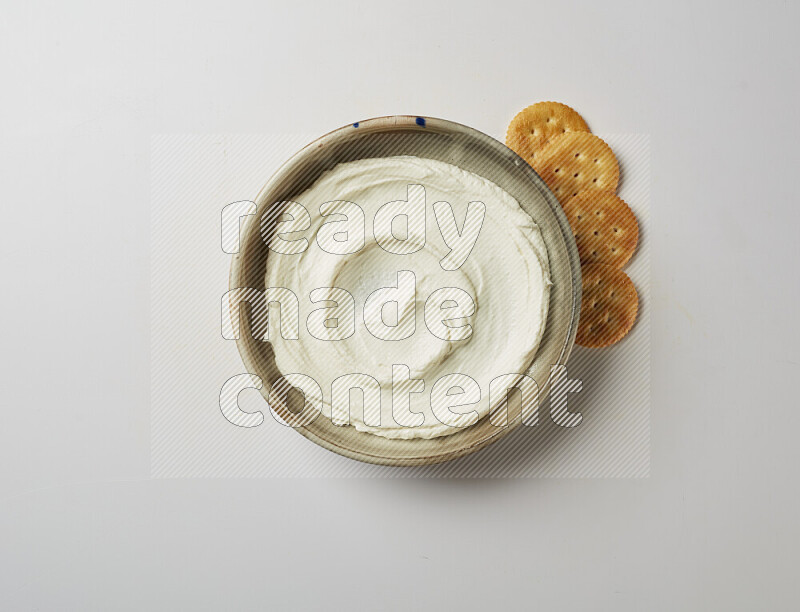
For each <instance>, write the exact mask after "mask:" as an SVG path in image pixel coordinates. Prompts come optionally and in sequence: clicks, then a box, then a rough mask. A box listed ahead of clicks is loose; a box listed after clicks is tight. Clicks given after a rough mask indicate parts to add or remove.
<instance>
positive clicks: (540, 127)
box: [506, 102, 589, 163]
mask: <svg viewBox="0 0 800 612" xmlns="http://www.w3.org/2000/svg"><path fill="white" fill-rule="evenodd" d="M588 131H589V126H588V125H586V122H585V121H584V120H583V117H581V116H580V115H579V114H578V113H577V112H576V111H575V110H573V109H572V108H570V107H569V106H567V105H566V104H561V103H560V102H538V103H537V104H533V105H531V106H529V107H528V108H525V109H523V110H521V111H520V112H519V113H517V115H516V117H514V118H513V119H512V120H511V123H510V124H509V126H508V131H507V132H506V146H507V147H508V148H509V149H511V150H512V151H514V152H515V153H516V154H517V155H519V156H520V157H522V158H523V159H524V160H525V161H527V162H528V163H531V162H532V161H533V160H534V159H535V157H536V155H537V153H538V152H539V150H540V149H541V148H542V147H543V146H544V145H545V143H547V142H548V141H549V140H552V139H553V138H555V137H556V136H560V135H561V134H564V133H566V132H588Z"/></svg>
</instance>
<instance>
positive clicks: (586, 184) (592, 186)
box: [533, 132, 619, 206]
mask: <svg viewBox="0 0 800 612" xmlns="http://www.w3.org/2000/svg"><path fill="white" fill-rule="evenodd" d="M533 169H534V170H536V172H537V174H538V175H539V176H541V177H542V180H544V182H545V183H547V186H548V187H550V189H551V190H552V191H553V193H554V194H555V196H556V197H557V198H558V201H559V202H561V205H562V206H563V205H564V204H566V203H567V202H568V201H569V199H570V198H573V197H575V196H576V195H578V194H579V193H580V192H581V191H588V190H592V191H594V190H598V191H616V190H617V185H618V184H619V162H617V158H616V156H615V155H614V152H613V151H612V150H611V147H609V146H608V145H607V144H606V143H605V141H604V140H603V139H602V138H599V137H597V136H595V135H594V134H589V133H587V132H568V133H566V134H561V136H556V137H555V138H554V139H553V140H551V141H550V142H549V143H547V144H546V145H545V146H544V148H543V149H542V150H541V151H540V152H539V154H538V155H537V156H536V159H535V160H534V162H533Z"/></svg>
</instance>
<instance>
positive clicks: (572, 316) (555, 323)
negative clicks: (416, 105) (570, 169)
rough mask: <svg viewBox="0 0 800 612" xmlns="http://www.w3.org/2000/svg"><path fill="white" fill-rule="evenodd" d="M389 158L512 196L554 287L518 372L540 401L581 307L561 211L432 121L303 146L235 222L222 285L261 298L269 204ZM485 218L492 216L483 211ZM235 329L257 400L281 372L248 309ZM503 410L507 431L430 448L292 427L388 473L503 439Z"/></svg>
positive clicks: (475, 142) (326, 424)
mask: <svg viewBox="0 0 800 612" xmlns="http://www.w3.org/2000/svg"><path fill="white" fill-rule="evenodd" d="M396 155H415V156H417V157H425V158H430V159H437V160H440V161H444V162H447V163H449V164H453V165H455V166H458V167H460V168H463V169H464V170H468V171H470V172H474V173H475V174H478V175H479V176H482V177H484V178H486V179H488V180H490V181H492V182H493V183H495V184H497V185H499V186H500V187H502V188H503V189H505V190H506V191H507V192H508V193H509V194H511V195H512V196H513V197H514V198H516V199H517V201H518V202H519V203H520V205H521V206H522V208H523V209H524V210H525V211H526V212H527V213H528V214H530V215H531V217H533V219H534V221H536V223H537V224H538V225H539V227H540V228H541V231H542V236H543V237H544V241H545V244H546V245H547V251H548V255H549V258H550V274H551V278H552V280H553V287H552V289H551V292H550V308H549V311H548V317H547V323H546V327H545V332H544V337H543V338H542V342H541V344H540V346H539V350H538V352H537V354H536V356H535V358H534V361H533V363H532V364H531V365H530V367H529V368H528V370H527V371H526V374H528V375H529V376H531V377H532V378H534V380H536V382H537V384H538V385H539V389H540V401H541V400H543V399H544V398H545V397H546V396H547V393H548V392H549V385H548V377H549V374H550V367H551V366H552V365H553V364H565V363H566V361H567V358H568V357H569V354H570V351H571V350H572V346H573V344H574V341H575V333H576V330H577V325H578V315H579V313H580V306H581V272H580V262H579V260H578V250H577V247H576V246H575V240H574V238H573V236H572V232H571V230H570V227H569V223H568V222H567V219H566V217H565V216H564V213H563V211H562V210H561V206H560V205H559V203H558V201H557V200H556V198H555V196H553V194H552V193H551V192H550V190H549V189H548V188H547V186H546V185H545V184H544V182H543V181H542V180H541V179H540V178H539V176H538V175H537V174H536V173H535V172H534V171H533V169H532V168H531V167H530V166H529V165H528V164H527V163H526V162H525V161H523V160H522V159H521V158H520V157H519V156H517V154H516V153H514V152H513V151H511V150H510V149H509V148H507V147H506V146H505V145H503V144H502V143H500V142H498V141H497V140H495V139H493V138H490V137H489V136H487V135H486V134H483V133H481V132H479V131H477V130H474V129H472V128H469V127H466V126H464V125H460V124H458V123H453V122H452V121H446V120H444V119H435V118H431V117H417V116H406V115H398V116H391V117H378V118H375V119H369V120H366V121H361V122H359V123H354V124H352V125H348V126H346V127H343V128H340V129H338V130H335V131H333V132H330V133H329V134H326V135H324V136H322V137H321V138H319V139H318V140H316V141H314V142H312V143H311V144H309V145H308V146H306V147H305V148H304V149H302V150H301V151H299V152H298V153H297V154H295V155H294V157H292V158H291V159H290V160H289V161H287V162H286V163H285V164H284V165H283V167H281V168H280V169H279V170H278V171H277V172H276V173H275V174H274V175H273V176H272V178H270V180H269V181H268V182H267V184H266V185H265V186H264V188H263V189H262V190H261V192H260V193H259V194H258V197H257V199H256V204H257V205H258V211H259V213H258V214H256V215H254V216H252V217H249V218H248V220H247V221H246V222H245V223H244V224H243V228H242V242H241V249H240V252H239V254H237V255H235V256H234V258H233V262H232V264H231V275H230V287H231V288H236V287H252V288H254V289H258V290H264V282H265V281H264V275H265V266H266V261H267V257H268V255H269V249H268V248H267V245H266V243H265V242H264V240H263V239H262V237H261V231H260V223H261V213H262V212H266V211H267V210H268V208H269V206H271V205H272V204H273V203H275V202H279V201H283V200H289V199H291V198H292V197H294V196H297V195H298V194H300V193H301V192H303V191H304V190H305V189H307V188H308V187H310V186H311V185H312V184H313V183H314V182H315V181H316V180H317V178H319V176H320V175H321V174H322V173H323V172H325V171H326V170H330V169H331V168H333V167H334V166H335V165H336V164H339V163H342V162H349V161H353V160H357V159H364V158H375V157H392V156H396ZM487 214H491V208H490V209H488V210H487ZM274 219H275V218H274V217H273V220H274ZM241 326H242V327H241V335H240V339H239V340H238V341H237V346H238V349H239V352H240V354H241V356H242V359H243V360H244V364H245V366H246V367H247V371H248V372H249V373H251V374H255V375H257V376H259V377H260V378H261V380H262V381H263V383H264V386H263V388H262V389H261V394H262V395H263V396H264V398H265V399H266V398H267V397H268V394H269V390H270V388H271V386H272V384H273V383H274V382H275V381H276V380H277V379H278V378H280V376H281V372H279V371H278V368H277V366H276V364H275V358H274V353H273V350H272V346H271V345H270V343H269V342H265V341H262V340H257V339H254V338H253V336H252V333H251V313H250V310H249V308H248V307H247V306H243V307H242V309H241ZM509 333H513V330H509ZM297 395H299V396H300V404H299V405H292V400H291V398H293V397H295V396H294V394H290V395H289V398H290V400H289V401H287V402H286V405H279V406H276V405H274V404H273V405H272V408H273V409H274V410H275V411H276V413H278V414H279V415H287V416H290V415H289V414H288V413H297V412H298V411H299V409H302V394H297ZM511 404H512V405H511V406H509V418H508V426H506V427H497V426H495V425H493V424H492V423H490V422H489V418H488V417H485V418H483V419H481V420H480V421H479V422H478V423H476V424H474V425H472V426H471V427H467V428H465V429H464V430H462V431H460V432H458V433H456V434H452V435H449V436H443V437H440V438H433V439H430V440H425V439H413V440H389V439H386V438H382V437H379V436H375V435H371V434H368V433H363V432H358V431H356V429H355V428H353V427H349V426H344V427H340V426H336V425H333V424H332V423H331V421H330V420H329V419H327V418H325V417H324V416H320V417H319V418H317V419H316V420H314V421H313V422H312V423H311V424H309V425H306V426H302V427H297V431H298V432H299V433H301V434H303V435H304V436H305V437H306V438H308V439H309V440H312V441H313V442H316V443H317V444H319V445H320V446H323V447H325V448H327V449H329V450H332V451H334V452H336V453H339V454H341V455H344V456H345V457H350V458H352V459H358V460H360V461H367V462H370V463H378V464H383V465H395V466H415V465H427V464H432V463H439V462H442V461H449V460H451V459H455V458H457V457H462V456H464V455H467V454H469V453H473V452H475V451H477V450H479V449H481V448H483V447H485V446H487V445H489V444H491V443H493V442H497V441H498V440H500V439H501V438H503V437H504V436H506V435H507V434H508V433H509V432H510V431H512V430H513V429H514V428H515V427H517V426H519V425H520V423H521V415H520V411H519V409H518V404H519V402H511ZM515 405H516V407H515ZM515 408H516V409H515Z"/></svg>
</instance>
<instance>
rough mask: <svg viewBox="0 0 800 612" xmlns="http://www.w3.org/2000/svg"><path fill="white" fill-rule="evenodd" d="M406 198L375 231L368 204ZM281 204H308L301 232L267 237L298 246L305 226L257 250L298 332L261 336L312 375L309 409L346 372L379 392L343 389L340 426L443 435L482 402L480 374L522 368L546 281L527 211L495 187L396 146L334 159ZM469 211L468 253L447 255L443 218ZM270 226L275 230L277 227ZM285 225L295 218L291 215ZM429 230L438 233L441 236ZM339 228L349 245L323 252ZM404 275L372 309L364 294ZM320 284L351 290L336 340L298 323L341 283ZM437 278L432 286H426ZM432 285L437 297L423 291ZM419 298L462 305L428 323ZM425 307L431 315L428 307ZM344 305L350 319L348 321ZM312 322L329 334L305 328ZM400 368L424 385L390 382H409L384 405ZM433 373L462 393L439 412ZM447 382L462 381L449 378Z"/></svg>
mask: <svg viewBox="0 0 800 612" xmlns="http://www.w3.org/2000/svg"><path fill="white" fill-rule="evenodd" d="M420 186H421V189H422V190H420ZM420 198H424V210H425V214H424V219H422V218H421V217H420V216H414V217H413V218H412V216H409V218H408V219H407V225H405V224H404V223H405V221H406V218H404V217H402V216H399V217H396V218H395V219H394V222H393V223H392V225H391V231H390V232H388V233H387V230H386V227H387V226H386V224H385V223H382V222H378V223H376V222H375V220H376V214H377V215H378V216H379V218H380V215H381V213H380V211H381V209H382V208H383V207H384V205H386V204H387V203H389V202H402V201H409V202H411V201H412V200H413V201H415V202H416V203H419V202H420ZM294 202H296V203H298V204H301V205H302V206H303V207H304V208H305V209H306V210H307V211H308V213H309V218H308V226H307V228H306V229H304V230H303V231H298V232H294V233H282V234H280V235H281V236H282V239H284V240H287V241H296V242H292V244H293V245H301V246H302V244H303V243H302V242H301V238H302V237H305V238H306V239H307V248H305V249H304V250H300V247H297V249H295V250H300V252H296V253H288V254H287V253H279V252H275V251H274V250H273V251H272V252H270V254H269V257H268V258H267V269H266V287H268V288H269V287H283V288H287V289H289V290H291V291H292V292H293V293H294V294H295V295H296V296H297V298H298V301H299V330H298V338H297V339H285V338H284V337H282V336H281V334H280V333H279V327H278V325H277V324H275V322H272V321H271V322H270V326H269V327H270V341H271V342H272V344H273V348H274V352H275V359H276V362H277V365H278V368H279V370H280V371H281V372H282V373H284V374H288V373H302V374H305V375H307V376H310V377H311V378H313V379H314V380H315V381H316V382H317V383H318V384H319V385H320V387H321V389H322V391H323V397H322V406H323V413H324V414H325V415H326V416H327V417H328V418H330V417H331V397H332V384H333V383H334V381H335V380H336V379H337V378H339V377H342V376H344V375H347V374H353V373H359V374H366V375H368V376H371V377H372V378H374V379H375V380H377V381H378V384H379V385H380V402H377V401H374V400H375V399H377V398H376V397H374V396H369V395H368V394H366V393H365V394H364V401H363V402H361V401H360V400H359V396H360V395H361V394H360V393H354V394H352V397H353V398H354V401H353V404H352V407H351V411H350V415H349V419H348V420H349V423H350V425H352V426H354V427H356V428H357V429H358V430H359V431H365V432H369V433H372V434H376V435H380V436H384V437H387V438H403V439H408V438H433V437H437V436H443V435H448V434H452V433H456V432H458V431H460V430H461V428H463V427H466V426H469V425H471V424H473V423H475V422H477V421H478V420H479V419H481V418H483V417H484V416H485V415H486V414H487V413H488V412H489V410H490V404H489V383H490V381H492V380H493V379H494V378H496V377H498V376H503V375H510V374H521V373H523V372H524V371H526V370H527V369H528V367H529V366H530V364H531V363H532V361H533V359H534V357H535V354H536V351H537V349H538V346H539V343H540V341H541V338H542V334H543V331H544V326H545V321H546V319H547V309H548V301H549V292H550V279H549V266H548V258H547V250H546V248H545V244H544V241H543V239H542V236H541V232H540V231H539V228H538V226H537V225H536V224H535V223H534V221H533V219H531V217H530V216H529V215H528V214H527V213H525V212H524V211H523V210H522V208H521V207H520V205H519V203H518V202H517V201H516V200H515V199H514V198H513V197H512V196H511V195H509V194H508V193H507V192H505V191H504V190H503V189H501V188H500V187H498V186H497V185H495V184H494V183H492V182H490V181H487V180H486V179H484V178H482V177H480V176H478V175H476V174H473V173H471V172H467V171H464V170H461V169H460V168H458V167H456V166H453V165H450V164H447V163H444V162H441V161H436V160H431V159H423V158H418V157H410V156H401V157H389V158H380V159H362V160H358V161H354V162H349V163H344V164H339V165H338V166H336V167H335V168H333V169H332V170H330V171H328V172H326V173H325V174H323V175H322V176H321V177H320V178H319V179H318V180H317V181H316V182H315V183H314V184H313V185H312V186H311V187H310V188H309V189H308V190H307V191H305V192H304V193H302V194H300V195H298V196H297V197H296V198H294ZM442 202H447V203H449V205H450V206H451V207H452V208H451V209H450V208H448V207H447V206H444V205H442V204H441V203H442ZM471 202H472V203H482V205H483V206H485V214H483V215H481V208H482V205H480V204H472V205H470V203H471ZM326 203H327V204H326ZM348 203H354V204H357V205H358V207H359V208H360V209H361V210H362V211H363V219H364V225H363V228H364V233H363V237H364V240H363V245H361V246H360V248H358V249H357V250H355V248H356V247H359V238H360V237H359V236H358V233H359V232H358V231H354V228H356V227H361V226H360V225H359V223H357V222H356V221H355V220H354V215H353V214H349V213H352V211H353V210H354V209H353V208H352V206H351V205H350V204H348ZM468 207H469V214H468ZM321 209H322V212H321ZM384 210H387V209H385V208H384ZM450 210H452V213H450ZM343 213H344V214H343ZM356 216H357V215H356ZM448 217H449V218H450V219H451V224H450V225H448V223H447V218H448ZM481 217H482V223H481V225H480V226H475V225H474V224H473V226H472V227H471V229H472V230H475V231H476V234H477V239H476V240H475V242H474V246H473V247H472V249H471V251H469V253H468V255H467V254H465V253H464V252H462V253H461V254H460V256H455V255H453V254H451V248H450V246H448V243H449V244H450V245H452V244H453V238H454V236H453V231H452V228H454V227H456V226H457V229H456V230H455V231H457V232H459V233H462V234H467V233H468V229H467V228H465V223H467V222H468V221H469V219H470V218H471V219H472V221H476V220H477V221H480V220H481ZM452 219H454V220H455V224H456V225H455V226H454V225H452ZM465 219H466V220H467V221H465ZM346 220H347V221H346ZM279 221H281V219H279ZM301 221H302V220H301ZM384 221H385V219H384ZM440 221H441V222H440ZM414 224H416V225H415V227H418V228H419V227H422V226H424V245H423V244H421V243H416V244H408V243H409V242H411V243H413V241H408V240H407V241H406V242H404V240H403V239H404V238H408V237H410V231H408V230H409V228H411V227H412V225H414ZM278 225H279V227H278V230H277V231H278V232H281V231H284V232H285V229H284V230H281V225H280V223H279V224H278ZM378 226H380V227H378ZM286 227H289V228H290V229H291V226H286ZM298 227H302V222H301V223H300V225H299V226H298ZM478 227H479V232H478ZM376 228H377V230H376ZM448 228H450V229H451V231H449V232H448ZM345 229H347V230H348V231H347V232H346V233H344V231H345ZM376 231H377V236H376V233H375V232H376ZM443 234H444V236H447V237H448V240H447V243H446V241H445V238H444V237H443ZM344 238H346V241H347V242H346V243H342V244H341V248H340V249H339V250H342V251H345V250H348V249H349V250H352V251H353V252H346V253H336V252H331V251H334V250H337V248H336V245H335V246H334V248H332V247H331V246H330V245H332V244H334V242H335V241H337V240H338V239H344ZM376 238H377V240H376ZM456 238H457V236H456ZM331 240H333V241H334V242H331ZM389 243H393V244H394V245H395V248H394V249H392V250H395V251H397V250H400V251H402V250H403V249H404V248H405V249H406V250H408V251H412V252H407V253H403V254H397V252H390V250H387V249H386V244H389ZM348 245H349V246H348ZM404 245H407V248H406V247H405V246H404ZM323 247H324V248H323ZM284 250H286V249H284ZM290 250H291V249H290ZM459 264H460V265H459ZM446 268H447V269H446ZM410 283H413V286H414V291H413V293H409V292H408V291H406V292H405V295H404V297H403V299H398V300H397V302H392V303H390V304H388V305H386V306H385V307H384V308H379V307H376V306H375V304H378V305H379V304H380V301H379V300H377V296H373V298H372V299H371V298H370V295H371V294H373V293H374V292H376V291H378V290H381V288H386V287H398V288H400V287H401V286H403V285H404V284H405V285H406V287H407V286H408V285H409V284H410ZM330 287H336V288H340V289H344V290H346V291H347V292H349V293H350V295H352V297H353V300H354V305H355V308H354V312H352V311H351V310H347V309H343V310H340V311H338V314H339V315H340V318H343V317H347V319H348V321H347V323H348V325H351V326H352V325H354V330H353V333H352V334H351V335H349V336H348V337H344V338H336V328H335V327H334V328H333V329H332V328H329V327H327V325H328V324H326V325H324V326H319V325H316V328H315V327H314V326H315V323H313V322H312V321H316V320H317V319H314V318H313V317H312V318H311V319H310V318H309V315H311V314H312V312H313V311H318V310H319V309H320V308H322V307H325V306H335V305H336V304H337V302H336V301H334V302H326V301H323V300H324V299H326V298H328V299H334V300H336V298H337V296H338V297H341V295H342V294H341V292H339V293H336V292H335V290H329V289H327V288H330ZM314 290H316V292H314ZM437 290H444V291H440V292H439V293H436V292H437ZM434 294H435V295H434ZM432 295H434V297H438V299H429V298H431V296H432ZM465 295H466V296H468V297H465ZM310 296H311V297H310ZM451 297H452V300H451V299H450V298H451ZM469 298H471V301H472V305H470V304H469V301H470V300H469ZM348 301H349V300H348ZM426 302H428V308H429V309H433V310H434V311H435V310H439V309H440V308H448V307H451V306H453V305H454V304H456V303H457V304H458V305H459V307H462V308H463V310H460V311H459V310H455V311H453V312H460V313H461V314H464V313H469V312H471V313H472V314H470V315H469V316H462V317H455V318H453V320H452V321H450V322H449V323H445V324H442V325H438V326H429V325H428V320H427V319H426V316H425V315H426V312H425V309H426ZM365 304H369V305H370V306H368V307H365ZM270 312H271V313H277V310H275V309H273V310H271V311H270ZM428 314H431V313H430V312H429V313H428ZM433 315H434V316H433V317H432V319H434V320H436V313H435V312H434V313H433ZM281 316H283V313H281ZM351 317H352V318H353V321H350V320H349V319H350V318H351ZM333 318H336V317H333ZM444 318H449V317H444ZM330 324H335V325H338V326H339V329H340V330H341V329H342V327H344V321H342V320H340V321H331V323H330ZM387 326H388V327H389V328H391V327H392V326H396V328H395V330H390V331H389V332H388V335H386V334H385V335H384V336H383V337H378V336H376V335H375V333H374V330H375V329H378V328H383V329H386V328H387ZM313 329H315V331H314V333H313V334H312V333H310V330H313ZM434 332H435V333H434ZM326 333H330V334H331V336H330V337H329V338H326V339H321V338H320V337H315V336H325V334H326ZM392 334H394V337H393V336H392ZM406 336H407V337H406ZM333 338H336V339H333ZM396 338H402V339H396ZM393 366H394V367H393ZM404 375H407V376H410V377H411V378H412V379H417V380H418V381H423V383H424V387H423V386H422V384H423V383H420V382H416V383H414V382H413V380H412V381H411V382H406V383H403V384H404V385H405V387H404V388H405V390H406V391H410V393H408V392H406V393H404V394H401V395H403V397H405V398H407V399H404V400H403V401H404V402H407V403H406V404H405V405H404V406H403V410H402V411H399V410H398V407H395V410H394V412H393V394H392V381H393V376H394V378H395V382H396V383H397V382H398V381H400V380H401V379H403V376H404ZM447 375H456V376H451V377H449V378H447V379H445V381H446V382H447V385H446V386H447V387H448V388H449V387H455V389H454V391H455V392H459V391H463V392H464V396H463V398H464V401H463V404H464V405H461V406H459V407H452V406H450V407H449V409H448V411H445V415H444V417H443V415H442V413H443V411H442V409H441V406H438V409H437V402H438V403H439V404H441V402H442V401H443V400H442V398H443V396H445V395H447V396H449V395H450V393H449V392H448V390H447V389H445V388H444V387H443V386H442V384H440V385H439V386H438V387H435V385H436V383H437V381H439V380H440V379H442V377H445V376H447ZM469 379H471V380H472V381H474V383H476V385H473V383H471V382H470V380H469ZM459 381H461V382H462V383H463V384H458V383H459ZM403 384H400V388H401V390H402V389H403ZM475 386H477V388H479V392H478V393H479V399H478V396H477V395H476V394H475V393H474V387H475ZM396 390H397V387H396ZM396 397H399V396H396ZM437 398H438V399H437ZM467 400H469V402H467ZM472 400H477V401H472ZM432 403H433V405H432ZM409 411H410V414H409ZM403 414H405V416H402V415H403ZM378 423H379V424H378Z"/></svg>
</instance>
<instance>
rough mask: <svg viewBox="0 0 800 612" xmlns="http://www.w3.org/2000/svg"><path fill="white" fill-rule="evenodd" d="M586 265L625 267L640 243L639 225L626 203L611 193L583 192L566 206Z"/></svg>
mask: <svg viewBox="0 0 800 612" xmlns="http://www.w3.org/2000/svg"><path fill="white" fill-rule="evenodd" d="M564 212H565V213H566V215H567V220H568V221H569V224H570V226H571V227H572V233H573V234H574V235H575V242H576V243H577V244H578V253H579V254H580V257H581V263H582V264H593V263H602V264H607V265H610V266H614V267H615V268H620V269H621V268H623V267H624V266H625V264H626V263H628V260H629V259H630V258H631V256H632V255H633V252H634V251H635V250H636V244H637V243H638V242H639V224H638V223H637V222H636V216H635V215H634V214H633V211H632V210H631V209H630V207H629V206H628V205H627V204H626V203H625V201H624V200H623V199H622V198H620V197H618V196H617V195H616V194H614V193H612V192H610V191H591V190H590V191H581V192H580V193H579V194H578V195H576V196H575V197H573V198H570V200H569V201H568V202H567V203H566V204H565V205H564Z"/></svg>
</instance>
